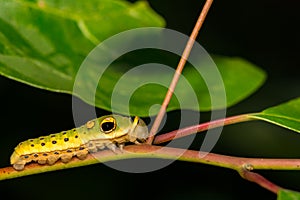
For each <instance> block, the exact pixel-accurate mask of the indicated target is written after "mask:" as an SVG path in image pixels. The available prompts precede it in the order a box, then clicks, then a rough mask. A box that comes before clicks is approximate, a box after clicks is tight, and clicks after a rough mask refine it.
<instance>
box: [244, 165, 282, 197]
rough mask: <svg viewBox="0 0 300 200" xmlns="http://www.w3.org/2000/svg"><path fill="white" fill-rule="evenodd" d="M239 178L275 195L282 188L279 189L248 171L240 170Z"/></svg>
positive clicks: (260, 176)
mask: <svg viewBox="0 0 300 200" xmlns="http://www.w3.org/2000/svg"><path fill="white" fill-rule="evenodd" d="M240 175H241V177H243V178H244V179H246V180H248V181H251V182H254V183H257V184H258V185H260V186H261V187H263V188H265V189H267V190H269V191H271V192H273V193H275V194H278V192H279V190H281V189H283V188H282V187H279V186H278V185H276V184H274V183H272V182H271V181H269V180H268V179H266V178H265V177H263V176H262V175H260V174H257V173H255V172H250V171H248V170H242V171H241V172H240Z"/></svg>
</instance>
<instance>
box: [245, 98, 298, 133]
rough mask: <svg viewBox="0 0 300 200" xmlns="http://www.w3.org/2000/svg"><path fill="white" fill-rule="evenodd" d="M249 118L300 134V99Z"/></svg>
mask: <svg viewBox="0 0 300 200" xmlns="http://www.w3.org/2000/svg"><path fill="white" fill-rule="evenodd" d="M249 117H252V118H256V119H260V120H264V121H267V122H270V123H273V124H276V125H278V126H282V127H284V128H287V129H290V130H293V131H296V132H298V133H300V98H296V99H293V100H290V101H288V102H286V103H283V104H280V105H278V106H274V107H271V108H268V109H266V110H264V111H262V112H261V113H255V114H251V115H250V116H249Z"/></svg>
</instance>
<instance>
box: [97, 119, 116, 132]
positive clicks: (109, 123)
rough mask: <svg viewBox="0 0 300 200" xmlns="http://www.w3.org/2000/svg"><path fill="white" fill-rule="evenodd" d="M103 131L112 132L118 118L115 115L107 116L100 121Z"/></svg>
mask: <svg viewBox="0 0 300 200" xmlns="http://www.w3.org/2000/svg"><path fill="white" fill-rule="evenodd" d="M100 128H101V131H102V132H104V133H110V132H112V131H113V130H115V128H116V120H115V119H114V118H113V117H107V118H105V119H103V120H102V122H101V123H100Z"/></svg>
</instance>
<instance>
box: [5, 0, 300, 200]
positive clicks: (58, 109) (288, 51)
mask: <svg viewBox="0 0 300 200" xmlns="http://www.w3.org/2000/svg"><path fill="white" fill-rule="evenodd" d="M149 3H150V5H151V6H152V8H153V9H154V10H155V11H157V12H158V13H159V14H161V15H162V16H163V17H164V18H165V19H166V22H167V27H168V28H172V29H175V30H178V31H180V32H183V33H186V34H190V32H191V31H192V28H193V26H194V23H195V21H196V19H197V17H198V14H199V12H200V10H201V8H202V5H203V1H201V2H199V1H196V0H189V1H180V0H176V1H166V0H160V1H154V0H151V1H149ZM299 6H300V3H299V2H297V1H293V0H285V1H283V0H282V1H271V0H265V1H260V0H252V1H239V0H231V1H217V0H216V1H215V2H214V3H213V6H212V8H211V10H210V12H209V15H208V17H207V20H206V22H205V24H204V26H203V28H202V30H201V32H200V35H199V37H198V41H199V42H200V44H202V45H203V46H204V48H205V49H206V50H207V51H208V52H209V53H214V54H221V55H226V56H239V57H243V58H245V59H247V60H249V61H251V62H253V63H255V64H256V65H258V66H260V67H261V68H262V69H264V70H265V71H266V72H267V74H268V79H267V81H266V83H265V84H264V86H263V87H262V88H260V89H259V90H258V91H257V92H256V93H255V94H253V95H252V96H251V97H249V98H248V99H246V100H244V101H243V102H240V103H239V104H237V105H235V106H233V107H231V108H229V109H228V112H227V113H228V116H229V115H235V114H241V113H247V112H256V111H261V110H262V109H264V108H267V107H269V106H273V105H277V104H279V103H282V102H284V101H287V100H290V99H292V98H295V97H298V96H300V95H299V94H300V78H299V75H300V70H299V68H300V61H299V59H298V57H299V56H298V55H299V53H300V37H299V35H300V31H299V25H300V15H299ZM0 88H1V116H2V118H1V132H0V134H1V141H0V152H1V160H0V165H1V167H4V166H7V165H8V164H9V157H10V154H11V153H12V151H13V148H14V147H15V145H16V144H17V143H18V142H20V141H22V140H26V139H28V137H29V136H30V137H37V136H40V135H47V134H49V133H55V132H59V131H62V130H67V129H71V128H73V126H74V124H73V118H72V107H71V105H72V104H71V102H72V98H71V96H69V95H65V94H57V93H52V92H47V91H44V90H40V89H36V88H33V87H30V86H27V85H24V84H21V83H18V82H15V81H13V80H10V79H7V78H4V77H0ZM99 112H103V113H105V112H104V111H99ZM172 114H174V115H176V112H173V113H171V115H172ZM205 115H206V114H204V119H205ZM204 119H203V120H204ZM169 123H170V126H171V125H172V123H171V122H169ZM16 138H17V140H16ZM299 144H300V136H299V135H297V134H296V133H295V132H292V131H288V130H286V129H283V128H280V127H277V126H274V125H271V124H267V123H265V122H248V123H243V124H236V125H232V126H228V127H225V129H224V131H223V133H222V136H221V138H220V140H219V141H218V143H217V145H216V146H215V148H214V150H213V152H216V153H221V154H226V155H236V156H245V157H247V156H249V157H277V158H281V157H289V158H299V157H300V145H299ZM193 147H194V148H197V146H196V144H193ZM261 173H262V174H263V175H265V176H266V177H267V178H269V179H270V180H272V181H274V182H275V183H277V184H279V185H281V186H284V187H287V188H289V189H294V190H298V191H300V172H299V171H290V172H287V171H262V172H261ZM150 182H152V183H151V184H150ZM0 193H1V196H5V195H8V196H9V197H11V199H15V198H19V199H20V198H22V199H31V200H35V199H54V198H55V199H67V198H68V199H87V198H88V199H90V198H93V199H123V198H125V199H127V198H128V199H129V198H130V199H144V198H152V199H154V198H155V199H183V198H186V199H256V198H257V199H258V198H260V199H276V196H275V195H274V194H272V193H271V192H269V191H267V190H265V189H263V188H261V187H259V186H257V185H255V184H254V183H250V182H248V181H246V180H243V179H242V178H241V177H240V176H239V175H238V174H237V173H236V172H235V171H233V170H229V169H222V168H218V167H213V166H209V165H202V164H195V163H187V162H180V161H176V162H174V163H173V164H171V165H169V166H168V167H166V168H164V169H161V170H158V171H155V172H151V173H144V174H130V173H125V172H119V171H116V170H114V169H111V168H109V167H107V166H105V165H103V164H98V165H93V166H86V167H81V168H76V169H68V170H63V171H57V172H50V173H45V174H39V175H33V176H28V177H23V178H18V179H12V180H6V181H1V182H0ZM1 198H2V197H1Z"/></svg>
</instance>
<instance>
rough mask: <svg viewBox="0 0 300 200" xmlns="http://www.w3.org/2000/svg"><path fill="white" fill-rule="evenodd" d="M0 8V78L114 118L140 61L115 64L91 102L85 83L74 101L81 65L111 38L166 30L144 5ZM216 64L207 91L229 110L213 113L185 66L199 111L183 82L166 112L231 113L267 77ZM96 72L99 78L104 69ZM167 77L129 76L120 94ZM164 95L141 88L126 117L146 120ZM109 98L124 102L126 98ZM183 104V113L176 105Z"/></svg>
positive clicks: (231, 62)
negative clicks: (67, 97) (222, 93)
mask: <svg viewBox="0 0 300 200" xmlns="http://www.w3.org/2000/svg"><path fill="white" fill-rule="evenodd" d="M0 5H1V6H0V74H1V75H3V76H6V77H8V78H11V79H14V80H17V81H20V82H23V83H26V84H29V85H31V86H34V87H38V88H41V89H46V90H50V91H55V92H63V93H68V94H73V95H75V96H77V97H79V98H81V99H82V100H84V101H85V102H87V103H89V104H91V105H94V104H95V106H97V107H99V108H102V109H106V110H111V94H112V93H113V91H114V86H115V84H116V83H117V82H118V80H119V78H121V77H122V76H123V75H124V72H126V70H129V69H131V68H132V66H136V65H134V63H135V60H136V59H137V58H138V57H136V56H135V57H134V58H133V59H132V60H125V61H123V62H119V63H118V62H116V63H113V64H112V65H111V67H110V68H109V70H108V71H107V72H106V73H105V76H104V77H102V79H101V81H100V83H99V85H98V88H97V91H96V95H95V100H94V99H93V97H88V96H89V94H88V92H90V93H92V89H91V85H92V82H93V81H92V79H89V77H87V78H86V79H83V80H82V81H80V82H79V83H77V84H79V85H81V86H82V87H83V88H84V90H85V91H84V92H83V93H73V86H74V81H75V78H76V75H77V72H78V70H79V67H80V65H81V63H82V62H83V61H84V59H85V58H86V56H87V55H88V54H89V53H90V51H91V50H92V49H93V48H94V47H95V46H96V45H98V44H99V43H100V42H102V41H104V40H105V39H107V38H108V37H110V36H112V35H114V34H117V33H119V32H122V31H124V30H129V29H132V28H137V27H149V26H151V27H153V26H156V27H162V26H163V25H164V21H163V19H162V18H161V17H160V16H158V15H157V14H156V13H154V12H153V11H152V10H151V8H150V7H149V5H148V4H147V3H146V2H145V1H141V2H136V3H134V4H131V3H128V2H126V1H121V0H90V1H80V0H77V1H74V0H65V1H62V0H61V1H60V0H57V1H52V0H45V1H29V0H27V1H26V0H18V1H17V0H16V1H6V0H0ZM175 42H176V41H175ZM183 45H184V44H183ZM182 48H183V46H182ZM141 57H146V58H147V57H148V58H149V59H152V60H149V62H152V61H153V62H154V60H155V59H156V58H157V57H160V58H161V59H162V60H171V62H172V64H171V65H168V66H176V64H177V62H174V61H177V60H176V59H177V58H176V59H169V58H166V57H163V56H156V57H153V56H152V57H151V56H150V55H149V54H145V53H144V54H141ZM213 59H214V61H215V63H216V65H217V66H218V69H219V72H220V74H221V77H222V79H223V82H224V83H222V82H220V83H218V84H216V85H213V88H210V89H211V90H213V92H218V91H219V90H222V89H223V84H224V87H225V90H226V100H227V104H226V105H224V102H222V101H221V98H220V101H219V102H215V103H216V104H214V105H213V106H212V103H211V101H212V100H211V96H212V94H211V90H208V88H207V86H206V84H205V81H204V80H203V78H202V77H201V76H200V75H199V74H197V73H195V70H194V69H193V68H192V67H191V66H188V65H187V66H186V68H185V69H184V71H183V75H184V76H185V78H186V79H187V80H188V81H189V82H190V84H191V85H192V88H193V89H194V92H195V94H196V97H197V99H198V101H199V106H195V104H193V103H190V102H191V99H192V98H191V94H190V93H189V92H188V90H187V87H186V84H184V81H183V80H180V81H179V83H178V86H177V88H176V92H178V93H179V94H180V98H182V99H176V97H174V98H172V100H171V102H170V105H169V106H168V111H170V110H176V109H179V108H181V109H193V110H201V111H209V110H211V109H220V108H225V107H226V106H232V105H234V104H236V103H238V102H239V101H241V100H243V99H244V98H246V97H248V96H249V95H250V94H252V93H253V92H254V91H256V90H257V89H258V88H259V87H260V86H261V85H262V84H263V82H264V80H265V73H264V72H263V71H262V70H261V69H259V68H258V67H256V66H255V65H253V64H252V63H249V62H248V61H246V60H243V59H241V58H229V57H221V56H214V57H213ZM95 67H96V68H97V69H98V70H102V69H101V67H102V66H101V65H97V66H95ZM103 70H104V69H103ZM90 73H92V71H91V72H90ZM172 76H173V74H172V73H160V74H155V73H152V72H151V69H149V72H148V73H141V74H138V76H137V75H134V76H129V77H128V79H127V80H128V81H129V82H128V83H126V84H124V85H123V86H124V87H128V86H129V85H130V86H136V85H138V83H140V82H141V81H143V80H150V79H152V78H154V80H155V79H157V77H159V79H160V80H163V82H165V83H170V82H171V79H172ZM87 80H88V81H87ZM166 91H167V89H166V88H165V87H161V86H158V85H154V84H152V85H148V86H143V87H141V88H139V89H138V90H137V91H135V92H134V94H133V96H132V99H130V113H131V114H132V115H139V116H148V115H149V109H150V108H152V105H153V104H160V103H161V102H162V101H163V99H164V96H165V93H166ZM114 92H116V93H117V95H120V96H122V94H123V93H124V90H121V91H114ZM122 92H123V93H122ZM181 101H183V102H184V105H183V106H180V105H179V102H181ZM113 106H114V109H115V110H114V111H116V112H119V113H122V114H127V111H126V109H127V107H128V105H127V104H124V103H123V101H119V102H115V104H114V105H113ZM157 110H158V109H157V108H154V109H153V110H152V111H151V113H150V114H151V115H153V114H156V112H157Z"/></svg>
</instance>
